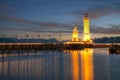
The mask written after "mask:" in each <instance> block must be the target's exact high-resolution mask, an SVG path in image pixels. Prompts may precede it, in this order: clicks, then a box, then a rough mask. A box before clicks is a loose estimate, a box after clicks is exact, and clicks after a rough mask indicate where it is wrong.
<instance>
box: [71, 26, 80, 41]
mask: <svg viewBox="0 0 120 80" xmlns="http://www.w3.org/2000/svg"><path fill="white" fill-rule="evenodd" d="M72 41H79V38H78V30H77V26H76V25H75V26H74V29H73V33H72Z"/></svg>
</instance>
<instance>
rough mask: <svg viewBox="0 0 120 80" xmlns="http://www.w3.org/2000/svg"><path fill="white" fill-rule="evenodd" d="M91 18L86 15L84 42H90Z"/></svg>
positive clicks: (84, 18)
mask: <svg viewBox="0 0 120 80" xmlns="http://www.w3.org/2000/svg"><path fill="white" fill-rule="evenodd" d="M89 22H90V18H89V16H88V14H84V17H83V24H84V33H83V41H85V42H90V24H89Z"/></svg>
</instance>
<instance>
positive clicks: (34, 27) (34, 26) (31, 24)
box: [0, 14, 72, 31]
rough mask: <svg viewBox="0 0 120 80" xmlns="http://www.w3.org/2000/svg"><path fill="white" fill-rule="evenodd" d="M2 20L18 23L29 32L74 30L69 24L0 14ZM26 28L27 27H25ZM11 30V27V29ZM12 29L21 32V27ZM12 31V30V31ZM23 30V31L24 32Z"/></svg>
mask: <svg viewBox="0 0 120 80" xmlns="http://www.w3.org/2000/svg"><path fill="white" fill-rule="evenodd" d="M0 18H1V19H3V20H8V21H10V22H14V23H18V24H19V25H18V26H22V29H23V30H27V31H42V30H43V31H45V30H47V31H50V30H51V31H56V30H61V31H62V30H63V31H64V30H68V31H69V30H70V28H72V26H70V25H68V24H64V23H56V22H43V21H30V20H26V19H22V18H16V17H13V16H9V15H3V14H0ZM8 25H9V24H8ZM24 26H26V27H24ZM3 28H4V29H8V28H7V27H3ZM9 28H11V27H9ZM11 29H13V30H17V29H18V30H20V29H21V27H17V26H16V27H12V28H11ZM11 29H10V30H11ZM22 29H21V30H22Z"/></svg>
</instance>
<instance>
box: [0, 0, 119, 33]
mask: <svg viewBox="0 0 120 80" xmlns="http://www.w3.org/2000/svg"><path fill="white" fill-rule="evenodd" d="M84 13H88V14H89V16H90V19H91V21H90V23H91V33H93V34H97V33H102V34H120V1H119V0H1V1H0V34H24V33H31V32H32V33H37V32H41V31H72V29H73V26H74V24H77V25H78V28H79V32H83V30H82V29H83V21H82V19H83V15H84Z"/></svg>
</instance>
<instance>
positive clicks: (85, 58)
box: [81, 48, 93, 80]
mask: <svg viewBox="0 0 120 80" xmlns="http://www.w3.org/2000/svg"><path fill="white" fill-rule="evenodd" d="M92 53H93V51H92V49H89V48H87V49H84V50H83V51H81V71H82V72H81V73H82V80H93V58H92Z"/></svg>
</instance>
